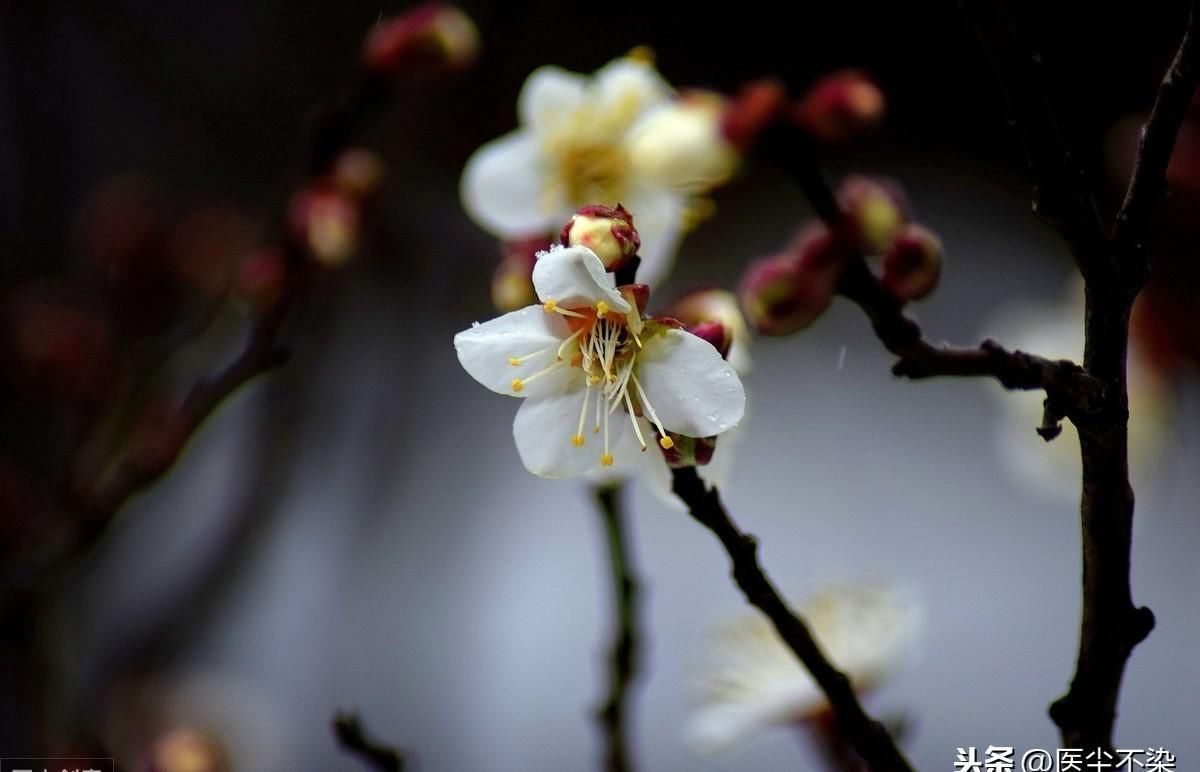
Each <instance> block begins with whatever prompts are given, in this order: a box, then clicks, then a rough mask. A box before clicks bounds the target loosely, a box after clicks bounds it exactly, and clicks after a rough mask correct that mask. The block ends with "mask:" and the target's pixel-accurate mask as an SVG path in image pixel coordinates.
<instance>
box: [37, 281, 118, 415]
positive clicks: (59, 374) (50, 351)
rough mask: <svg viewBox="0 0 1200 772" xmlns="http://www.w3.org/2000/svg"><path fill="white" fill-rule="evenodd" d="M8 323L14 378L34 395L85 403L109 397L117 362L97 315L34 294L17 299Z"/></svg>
mask: <svg viewBox="0 0 1200 772" xmlns="http://www.w3.org/2000/svg"><path fill="white" fill-rule="evenodd" d="M13 324H14V330H13V335H14V342H15V348H16V353H17V357H18V362H19V367H20V368H21V372H20V373H19V377H20V379H21V380H23V381H26V382H27V383H28V384H29V385H30V387H31V388H32V389H33V390H34V392H35V393H36V394H38V395H41V396H46V397H50V398H53V397H63V398H66V399H69V400H80V401H84V402H103V401H104V400H105V399H107V398H108V396H109V394H110V393H111V390H112V388H113V385H114V380H115V373H116V361H115V358H114V352H113V345H112V336H111V333H110V330H109V326H108V323H107V322H106V321H105V320H104V319H103V318H102V317H100V316H98V315H96V314H94V313H92V312H90V311H87V310H85V309H83V308H80V307H77V306H75V305H71V304H69V303H66V302H61V301H57V300H52V299H48V298H36V297H34V298H26V299H22V300H19V301H18V302H17V304H16V306H15V308H14V318H13Z"/></svg>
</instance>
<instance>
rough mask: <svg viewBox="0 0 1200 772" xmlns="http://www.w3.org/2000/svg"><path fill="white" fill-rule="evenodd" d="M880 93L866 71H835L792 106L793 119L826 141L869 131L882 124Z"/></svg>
mask: <svg viewBox="0 0 1200 772" xmlns="http://www.w3.org/2000/svg"><path fill="white" fill-rule="evenodd" d="M885 106H886V102H885V100H884V96H883V92H882V91H881V90H880V89H879V86H877V85H876V84H875V82H874V81H872V80H871V79H870V78H869V77H868V76H867V75H866V73H863V72H861V71H859V70H839V71H838V72H834V73H830V74H829V75H826V76H825V77H823V78H821V79H820V80H818V81H817V82H816V83H815V84H813V86H812V88H810V89H809V91H808V93H807V94H805V96H804V98H803V99H801V100H800V103H799V105H797V107H796V113H795V115H796V119H797V121H798V122H799V123H800V125H802V126H803V127H804V128H806V129H807V130H808V132H809V133H810V134H812V135H813V136H814V137H816V138H817V139H818V140H820V141H822V142H825V143H828V144H843V143H846V142H851V141H853V140H856V139H860V138H861V137H863V136H865V135H867V134H870V133H872V132H874V131H875V130H877V129H878V128H879V126H880V125H881V124H882V123H883V114H884V109H885Z"/></svg>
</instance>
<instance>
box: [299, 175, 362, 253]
mask: <svg viewBox="0 0 1200 772" xmlns="http://www.w3.org/2000/svg"><path fill="white" fill-rule="evenodd" d="M288 215H289V218H290V221H291V226H292V235H293V237H294V238H295V239H296V240H297V241H298V242H299V243H300V245H301V246H303V247H304V248H305V249H306V250H307V251H308V253H309V254H311V255H312V256H313V258H314V259H315V260H316V261H317V262H318V263H321V264H322V265H325V266H327V267H331V268H332V267H337V266H340V265H342V264H344V263H345V262H346V261H347V260H349V259H350V257H351V256H352V255H353V254H354V251H355V249H357V248H358V235H359V213H358V207H357V206H356V205H355V203H354V202H353V201H351V200H350V199H349V198H348V197H346V196H345V195H344V194H342V193H339V192H338V191H336V190H334V189H332V188H327V187H310V188H307V189H305V190H302V191H300V192H299V193H297V194H296V195H295V196H293V197H292V202H291V205H290V207H289V210H288Z"/></svg>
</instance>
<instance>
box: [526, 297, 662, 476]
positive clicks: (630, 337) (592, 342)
mask: <svg viewBox="0 0 1200 772" xmlns="http://www.w3.org/2000/svg"><path fill="white" fill-rule="evenodd" d="M543 309H544V310H545V312H546V313H548V314H552V313H557V314H560V315H561V316H563V317H565V318H566V321H567V324H568V326H569V327H570V329H571V334H570V335H569V336H568V337H566V338H565V339H563V341H562V342H561V343H560V344H559V345H558V346H557V350H556V351H555V358H554V361H553V362H552V363H551V364H550V365H549V366H547V367H545V368H543V369H541V370H539V371H538V372H536V373H534V374H533V375H530V376H529V377H527V378H514V379H513V382H512V389H513V391H514V392H520V391H522V390H524V388H525V385H526V384H527V383H529V382H530V381H533V380H535V379H537V378H541V377H543V376H545V375H546V374H548V373H551V372H554V371H556V370H558V369H559V368H561V367H578V368H579V369H580V370H582V371H583V382H584V390H583V404H582V405H581V407H580V409H579V421H578V423H577V425H576V426H575V427H574V433H573V434H572V435H571V444H572V445H574V446H575V447H576V448H582V447H583V446H584V444H585V442H586V440H585V437H584V432H583V430H584V426H585V425H586V424H587V422H588V418H589V416H594V423H593V425H592V433H594V434H600V433H603V442H604V452H603V453H602V454H601V455H600V464H601V466H612V464H613V456H612V448H611V447H610V444H609V431H608V428H609V417H610V416H611V415H612V414H613V413H614V412H616V410H617V409H618V408H621V407H624V409H625V412H626V415H628V416H629V421H630V423H631V424H633V432H634V435H635V436H636V437H637V440H638V444H639V445H641V446H642V451H645V450H646V439H645V437H644V436H643V434H642V429H641V426H640V425H639V424H638V417H639V416H643V415H644V416H645V417H646V418H648V419H649V420H650V422H651V423H653V424H654V426H655V428H656V429H657V430H658V434H659V440H658V443H659V445H660V446H661V447H662V448H664V449H669V448H671V447H673V446H674V444H675V443H674V441H673V440H672V439H671V438H670V436H668V435H667V431H666V429H664V428H663V425H662V421H660V420H659V418H658V414H657V413H656V412H655V411H654V407H653V406H652V405H651V404H650V400H649V399H648V398H647V397H646V392H645V390H644V389H643V388H642V384H641V383H640V382H639V381H638V378H637V374H636V373H635V372H634V369H635V368H634V366H635V364H636V363H637V357H638V353H639V352H640V351H641V348H642V341H641V338H639V337H638V335H637V333H635V332H634V331H633V330H631V329H630V328H629V322H628V320H627V319H626V318H625V316H624V315H622V314H620V313H617V312H615V311H612V310H611V309H610V308H609V306H608V304H607V303H605V302H604V301H603V300H601V301H600V302H598V303H596V305H595V307H594V308H574V309H572V308H561V307H559V305H558V303H556V302H555V301H554V300H553V299H550V300H547V301H546V302H545V304H544V305H543ZM554 349H555V347H553V346H551V347H548V348H544V349H540V350H538V351H534V352H532V353H529V354H526V355H524V356H520V357H509V360H508V363H509V364H510V365H512V366H514V367H516V366H518V365H521V364H522V363H524V362H526V361H527V360H529V359H531V358H533V357H536V356H539V355H541V354H546V353H549V352H550V351H551V350H554ZM593 391H594V392H596V398H595V404H594V406H593V404H592V403H593V400H592V392H593Z"/></svg>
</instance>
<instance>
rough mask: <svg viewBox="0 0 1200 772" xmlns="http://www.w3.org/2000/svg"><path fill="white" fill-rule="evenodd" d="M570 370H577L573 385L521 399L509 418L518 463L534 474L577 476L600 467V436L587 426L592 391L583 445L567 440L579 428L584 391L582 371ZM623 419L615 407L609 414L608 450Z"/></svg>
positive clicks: (591, 411)
mask: <svg viewBox="0 0 1200 772" xmlns="http://www.w3.org/2000/svg"><path fill="white" fill-rule="evenodd" d="M570 369H571V372H572V373H573V374H574V373H579V378H578V380H577V381H576V384H577V385H576V387H575V388H572V389H570V390H569V391H566V392H564V393H560V394H554V395H550V396H546V397H539V398H537V399H527V400H525V401H524V402H522V403H521V407H520V408H519V409H518V410H517V417H516V419H515V420H514V421H513V439H514V440H515V441H516V443H517V452H518V453H520V455H521V463H523V464H524V465H525V468H526V469H528V470H529V471H530V472H532V473H533V474H536V475H537V476H538V477H550V478H562V477H578V476H579V475H581V474H584V473H585V472H588V471H591V470H600V469H601V468H602V467H601V466H600V455H601V454H602V453H603V452H604V435H603V434H601V433H593V432H592V429H591V427H592V426H593V425H594V424H593V421H594V416H595V411H594V406H595V403H596V395H595V394H593V395H592V398H591V401H590V404H589V405H588V418H587V423H586V424H585V425H584V430H583V436H584V438H585V439H584V445H583V446H582V447H575V445H574V444H572V442H571V437H572V436H574V434H575V431H576V429H578V427H579V414H580V411H581V410H582V408H583V400H584V393H585V391H586V390H585V389H584V388H583V385H582V384H583V374H582V371H580V370H579V369H578V368H575V367H572V368H570ZM623 419H624V416H623V414H622V413H621V411H619V410H618V411H617V412H616V413H614V414H613V415H612V416H610V417H609V429H608V432H609V434H608V440H609V452H612V449H613V448H614V447H616V446H617V444H619V442H620V439H621V432H622V431H623V430H624V425H625V422H626V421H625V420H623ZM614 456H615V453H614Z"/></svg>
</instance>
